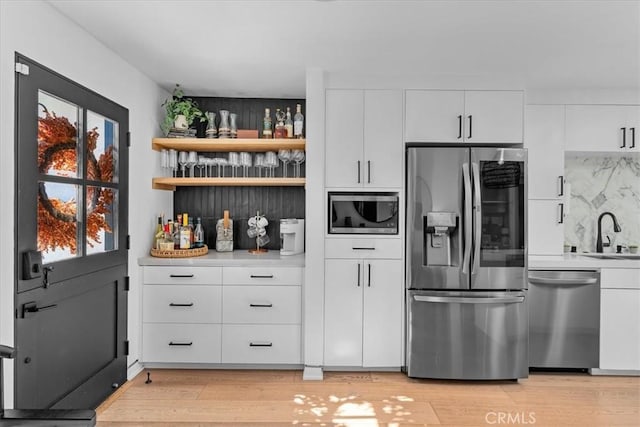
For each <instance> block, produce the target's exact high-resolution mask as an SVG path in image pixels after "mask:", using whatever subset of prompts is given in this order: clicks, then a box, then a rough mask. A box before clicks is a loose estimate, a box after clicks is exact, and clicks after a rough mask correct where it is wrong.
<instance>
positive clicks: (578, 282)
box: [529, 276, 598, 286]
mask: <svg viewBox="0 0 640 427" xmlns="http://www.w3.org/2000/svg"><path fill="white" fill-rule="evenodd" d="M597 282H598V279H597V278H595V277H590V278H588V279H551V278H548V277H537V276H529V283H533V284H534V285H558V286H562V285H565V286H566V285H574V286H582V285H594V284H595V283H597Z"/></svg>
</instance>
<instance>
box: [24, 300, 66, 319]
mask: <svg viewBox="0 0 640 427" xmlns="http://www.w3.org/2000/svg"><path fill="white" fill-rule="evenodd" d="M56 307H58V304H50V305H42V306H40V307H38V305H37V304H36V303H35V301H31V302H27V303H24V304H22V318H23V319H24V318H25V316H26V314H27V313H38V312H40V311H44V310H51V309H53V308H56Z"/></svg>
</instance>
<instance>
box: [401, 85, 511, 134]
mask: <svg viewBox="0 0 640 427" xmlns="http://www.w3.org/2000/svg"><path fill="white" fill-rule="evenodd" d="M523 106H524V97H523V92H521V91H481V90H467V91H462V90H451V91H442V90H408V91H406V100H405V107H406V108H405V137H404V140H405V142H435V143H460V142H466V143H492V144H496V143H506V144H517V143H522V136H523V135H522V130H523Z"/></svg>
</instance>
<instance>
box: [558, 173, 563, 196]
mask: <svg viewBox="0 0 640 427" xmlns="http://www.w3.org/2000/svg"><path fill="white" fill-rule="evenodd" d="M558 188H559V190H558V196H564V177H563V176H562V175H560V176H559V177H558Z"/></svg>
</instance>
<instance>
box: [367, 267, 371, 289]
mask: <svg viewBox="0 0 640 427" xmlns="http://www.w3.org/2000/svg"><path fill="white" fill-rule="evenodd" d="M367 269H368V270H369V277H368V278H367V287H368V288H370V287H371V264H367Z"/></svg>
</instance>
